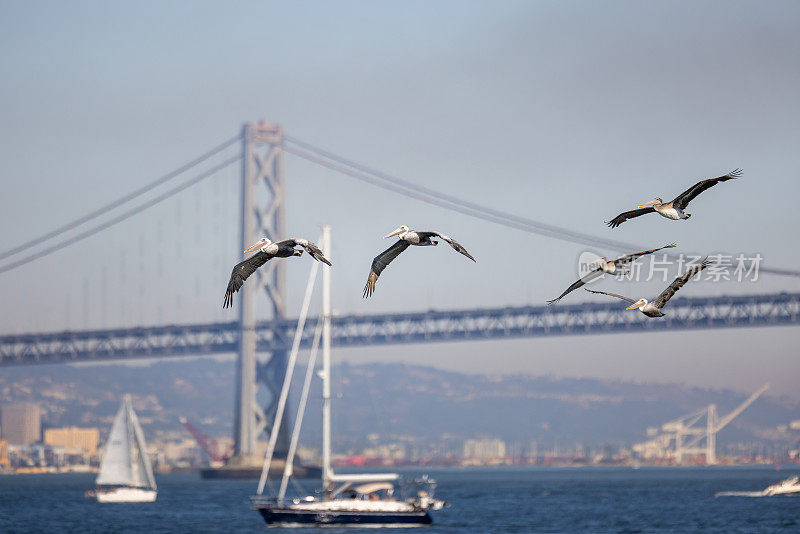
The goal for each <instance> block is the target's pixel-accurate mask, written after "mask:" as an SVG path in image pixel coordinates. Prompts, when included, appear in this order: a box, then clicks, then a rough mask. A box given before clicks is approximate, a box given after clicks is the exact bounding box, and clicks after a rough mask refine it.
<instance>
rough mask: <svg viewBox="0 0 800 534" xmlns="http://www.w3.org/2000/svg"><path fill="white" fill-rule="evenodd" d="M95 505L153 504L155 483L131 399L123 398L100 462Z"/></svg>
mask: <svg viewBox="0 0 800 534" xmlns="http://www.w3.org/2000/svg"><path fill="white" fill-rule="evenodd" d="M95 483H96V485H97V489H96V490H95V491H94V495H95V497H96V498H97V502H120V503H121V502H153V501H155V500H156V494H157V491H156V481H155V479H154V478H153V468H152V466H151V464H150V458H149V457H148V456H147V444H146V443H145V441H144V433H143V432H142V427H141V426H139V420H138V418H137V417H136V412H134V411H133V403H132V402H131V396H130V395H125V396H124V397H123V398H122V405H121V406H120V408H119V411H118V412H117V417H116V419H114V426H112V427H111V433H110V434H109V435H108V442H107V443H106V447H105V450H104V452H103V459H102V461H101V462H100V472H99V473H98V475H97V480H96V482H95Z"/></svg>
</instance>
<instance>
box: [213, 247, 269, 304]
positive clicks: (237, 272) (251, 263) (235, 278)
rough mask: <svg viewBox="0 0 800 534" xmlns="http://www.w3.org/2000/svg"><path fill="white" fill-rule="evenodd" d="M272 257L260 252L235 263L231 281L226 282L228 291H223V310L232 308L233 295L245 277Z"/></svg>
mask: <svg viewBox="0 0 800 534" xmlns="http://www.w3.org/2000/svg"><path fill="white" fill-rule="evenodd" d="M273 257H274V256H272V255H271V254H267V253H266V252H264V251H263V250H260V251H259V252H258V253H257V254H253V255H252V256H250V257H249V258H247V259H246V260H244V261H243V262H241V263H237V264H236V266H235V267H234V268H233V272H231V280H230V282H228V289H227V290H225V300H224V301H223V302H222V307H223V308H230V307H231V306H233V294H234V293H236V292H237V291H239V289H240V288H241V287H242V285H243V284H244V281H245V280H247V277H248V276H250V275H251V274H253V273H254V272H256V269H258V268H259V267H261V266H262V265H264V264H265V263H267V262H268V261H269V260H271V259H272V258H273Z"/></svg>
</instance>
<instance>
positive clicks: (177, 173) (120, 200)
mask: <svg viewBox="0 0 800 534" xmlns="http://www.w3.org/2000/svg"><path fill="white" fill-rule="evenodd" d="M239 139H240V137H239V136H238V135H237V136H235V137H231V138H230V139H228V140H227V141H224V142H222V143H220V144H219V145H217V146H215V147H214V148H212V149H211V150H209V151H208V152H206V153H205V154H203V155H201V156H198V157H197V158H195V159H193V160H192V161H190V162H188V163H186V164H184V165H181V166H180V167H178V168H177V169H175V170H174V171H172V172H169V173H167V174H165V175H164V176H162V177H160V178H158V179H157V180H154V181H153V182H150V183H149V184H147V185H144V186H142V187H140V188H139V189H136V190H134V191H131V192H130V193H128V194H127V195H125V196H122V197H120V198H118V199H117V200H115V201H113V202H110V203H109V204H106V205H105V206H102V207H100V208H98V209H96V210H94V211H91V212H89V213H87V214H86V215H83V216H82V217H78V218H77V219H74V220H72V221H70V222H68V223H66V224H64V225H62V226H59V227H58V228H55V229H54V230H51V231H50V232H47V233H45V234H42V235H40V236H39V237H36V238H34V239H31V240H30V241H26V242H25V243H22V244H20V245H18V246H16V247H14V248H11V249H8V250H5V251H3V252H0V260H4V259H6V258H8V257H9V256H13V255H15V254H18V253H20V252H22V251H23V250H26V249H28V248H30V247H32V246H33V245H36V244H38V243H41V242H42V241H47V240H49V239H52V238H54V237H58V236H59V235H61V234H63V233H64V232H68V231H70V230H72V229H74V228H77V227H78V226H81V225H82V224H85V223H87V222H89V221H91V220H93V219H96V218H98V217H100V216H102V215H105V214H106V213H108V212H110V211H112V210H114V209H116V208H118V207H120V206H122V205H123V204H125V203H127V202H130V201H131V200H133V199H135V198H136V197H139V196H141V195H143V194H145V193H147V192H149V191H152V190H153V189H155V188H156V187H158V186H160V185H162V184H165V183H167V182H169V181H170V180H173V179H175V178H177V177H178V176H180V175H181V174H183V173H185V172H186V171H188V170H189V169H191V168H192V167H196V166H197V165H199V164H201V163H203V162H204V161H206V160H207V159H209V158H210V157H212V156H214V155H216V154H218V153H220V152H222V151H223V150H225V149H226V148H228V147H229V146H231V145H232V144H234V143H236V142H237V141H239ZM11 268H12V269H13V267H11ZM3 269H4V270H0V272H5V270H9V269H5V268H3Z"/></svg>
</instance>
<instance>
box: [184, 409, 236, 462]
mask: <svg viewBox="0 0 800 534" xmlns="http://www.w3.org/2000/svg"><path fill="white" fill-rule="evenodd" d="M180 421H181V423H182V424H183V426H185V427H186V430H188V431H189V433H190V434H191V435H192V437H193V438H194V440H195V441H196V442H197V444H198V445H199V446H200V448H201V449H203V452H205V453H206V454H207V455H208V457H209V458H210V459H211V461H212V462H214V463H220V464H222V463H225V460H227V459H228V458H230V456H231V454H233V447H231V446H230V445H229V446H228V447H227V448H226V449H225V450H224V451H222V452H220V451H219V448H218V447H217V444H216V443H215V442H214V440H212V439H211V438H209V437H208V436H207V435H206V434H204V433H203V432H202V431H201V430H200V429H198V428H197V427H195V426H194V425H193V424H192V423H190V422H189V420H188V419H186V418H185V417H181V418H180Z"/></svg>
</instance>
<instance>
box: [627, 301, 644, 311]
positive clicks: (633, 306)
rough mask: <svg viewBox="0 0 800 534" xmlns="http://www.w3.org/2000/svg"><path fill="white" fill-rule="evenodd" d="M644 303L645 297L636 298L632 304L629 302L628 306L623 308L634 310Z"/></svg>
mask: <svg viewBox="0 0 800 534" xmlns="http://www.w3.org/2000/svg"><path fill="white" fill-rule="evenodd" d="M645 304H647V299H639V300H637V301H636V302H634V303H633V304H631V305H630V306H628V307H627V308H625V309H626V310H636V309H639V308H642V307H644V306H645Z"/></svg>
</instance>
